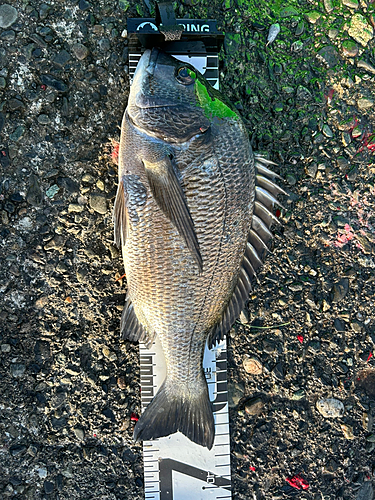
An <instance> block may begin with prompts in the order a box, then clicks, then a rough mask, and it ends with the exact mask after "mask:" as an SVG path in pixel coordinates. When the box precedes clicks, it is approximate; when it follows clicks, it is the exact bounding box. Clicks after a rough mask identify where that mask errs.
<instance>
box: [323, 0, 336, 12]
mask: <svg viewBox="0 0 375 500" xmlns="http://www.w3.org/2000/svg"><path fill="white" fill-rule="evenodd" d="M324 9H325V11H326V12H327V14H329V13H330V12H332V11H333V9H334V5H333V1H332V0H324Z"/></svg>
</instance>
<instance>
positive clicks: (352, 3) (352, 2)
mask: <svg viewBox="0 0 375 500" xmlns="http://www.w3.org/2000/svg"><path fill="white" fill-rule="evenodd" d="M342 3H343V5H345V6H346V7H349V9H358V7H359V4H358V0H342Z"/></svg>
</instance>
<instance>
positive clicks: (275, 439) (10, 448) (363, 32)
mask: <svg viewBox="0 0 375 500" xmlns="http://www.w3.org/2000/svg"><path fill="white" fill-rule="evenodd" d="M265 3H267V5H263V6H262V5H259V2H255V1H246V0H237V1H234V0H225V1H224V2H218V1H216V0H210V1H206V0H204V1H201V2H198V1H197V0H185V1H184V2H182V3H181V2H180V1H178V2H175V4H176V11H177V12H178V13H179V15H180V16H181V17H191V18H194V17H199V18H205V17H208V18H216V19H218V21H219V27H221V28H222V29H223V30H224V31H225V33H226V38H225V43H224V48H223V50H222V53H221V81H222V90H223V91H224V92H225V93H226V94H227V95H228V97H229V98H230V99H231V100H232V101H233V102H235V103H236V105H237V107H238V108H239V110H240V112H241V114H242V116H243V118H244V120H245V123H246V124H247V126H248V129H249V133H250V136H251V140H252V144H253V146H254V149H255V150H257V151H259V152H263V153H264V154H266V155H267V156H268V157H269V158H270V159H272V160H274V161H276V162H277V163H278V167H277V168H276V170H277V172H278V173H279V174H280V175H281V176H282V177H283V178H284V179H285V183H284V184H283V185H284V187H285V186H286V188H287V190H288V192H290V197H289V199H286V198H285V199H284V201H283V203H284V205H285V209H282V210H281V211H279V212H277V215H278V216H279V218H280V221H281V222H282V224H281V225H280V227H279V228H277V229H276V231H275V232H276V235H275V240H274V246H273V249H272V252H271V253H270V255H269V256H268V257H267V260H266V263H265V266H264V269H263V272H262V273H261V275H260V276H259V284H256V285H255V286H254V292H253V295H252V296H251V297H250V300H249V305H248V311H247V312H246V311H245V312H244V313H243V314H242V315H241V321H239V322H237V323H236V325H235V326H234V328H233V329H232V330H231V332H230V335H229V353H228V355H229V379H230V381H231V382H230V385H229V390H230V406H231V409H230V419H231V436H232V457H231V460H232V474H233V481H234V484H233V497H234V498H238V499H246V500H247V499H257V500H260V499H265V500H268V499H275V500H276V499H281V498H289V497H294V496H296V497H298V498H306V499H315V500H328V499H329V500H336V499H345V500H350V499H353V500H372V499H373V497H374V487H375V451H374V450H375V426H374V424H373V422H374V419H375V363H374V356H371V355H372V353H374V354H375V352H374V350H375V346H374V344H375V315H374V300H375V298H374V292H375V276H374V269H375V256H374V253H375V252H374V249H375V231H374V229H375V215H374V209H375V160H374V158H375V156H374V154H375V153H374V151H375V117H374V101H375V86H374V83H375V48H374V47H375V43H374V38H373V31H374V30H373V28H374V26H375V14H374V3H373V2H370V1H368V0H360V1H358V0H343V1H342V2H341V1H340V0H332V1H331V0H324V2H315V1H308V2H307V1H302V2H297V1H295V0H290V2H289V3H286V4H282V5H281V3H280V2H279V1H277V0H273V1H270V2H265ZM149 7H150V8H151V10H152V5H150V2H148V1H147V2H145V3H141V2H135V1H126V0H119V1H114V0H113V1H112V0H98V1H96V2H94V1H91V2H89V1H87V0H79V2H77V0H67V1H65V2H63V1H59V0H45V3H42V2H39V1H37V0H22V1H21V0H19V1H15V0H14V1H13V2H12V0H11V3H10V4H9V5H1V6H0V41H1V43H0V92H1V96H2V97H1V101H0V130H1V139H0V141H1V144H0V147H1V149H0V164H1V166H0V213H1V226H0V245H1V254H0V260H1V265H0V297H1V303H0V318H1V323H0V394H1V398H0V409H1V413H0V497H1V498H22V499H41V498H49V499H69V500H71V499H85V500H86V499H102V500H104V499H105V500H115V499H141V498H143V496H144V492H143V469H142V449H141V445H139V444H134V443H133V442H132V438H131V436H132V427H133V425H134V423H133V421H132V419H131V415H132V413H133V412H134V413H139V411H140V397H139V396H140V394H139V375H138V367H139V365H138V348H137V346H135V345H133V344H130V343H129V342H123V341H120V340H119V320H120V314H121V309H122V305H123V301H124V295H125V291H126V283H125V281H124V280H121V279H120V280H116V278H118V277H120V276H121V275H122V274H123V265H122V261H121V257H120V255H119V252H118V250H117V249H116V248H115V247H114V246H113V244H112V240H113V238H112V232H113V227H112V222H111V211H112V207H113V201H114V196H115V192H116V182H117V179H116V175H117V167H116V164H115V163H114V162H113V161H112V156H111V149H112V146H111V142H113V141H118V139H119V128H118V127H119V124H120V121H121V117H122V114H123V111H124V109H125V106H126V102H127V96H128V92H129V79H128V76H127V35H126V30H125V28H126V18H127V17H128V16H129V17H139V16H144V15H146V16H148V15H149ZM152 14H153V11H152ZM276 23H278V24H279V26H280V33H278V35H277V37H276V39H275V40H274V41H272V42H270V43H269V44H268V46H266V42H267V35H268V31H269V29H270V27H271V25H273V24H276ZM276 31H277V28H276ZM307 485H309V486H308V487H307Z"/></svg>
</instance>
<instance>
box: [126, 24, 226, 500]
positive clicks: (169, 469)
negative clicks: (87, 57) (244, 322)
mask: <svg viewBox="0 0 375 500" xmlns="http://www.w3.org/2000/svg"><path fill="white" fill-rule="evenodd" d="M153 21H154V20H152V19H128V32H129V33H133V34H135V33H137V32H138V31H140V30H142V31H145V32H151V33H152V31H153V30H156V31H157V27H156V26H155V25H154V24H153ZM177 23H178V24H183V25H184V29H185V32H197V33H198V32H200V33H201V34H202V33H203V34H205V35H207V36H210V35H214V34H217V33H218V32H217V30H216V22H215V21H202V20H189V19H183V20H182V19H181V20H177ZM175 47H176V48H179V47H180V49H181V46H179V45H178V44H177V46H175ZM217 50H218V49H217V44H216V42H214V41H210V40H208V41H207V40H206V43H205V45H204V46H203V44H201V43H196V44H193V45H191V46H189V50H188V53H183V52H184V50H183V46H182V49H181V50H176V51H172V50H171V51H169V53H171V54H172V55H173V56H174V57H175V58H176V59H178V60H180V61H183V62H188V63H190V64H191V65H192V66H194V67H195V68H196V69H197V70H198V71H200V73H202V74H203V75H204V76H205V78H206V80H207V81H208V82H209V83H210V84H211V85H212V86H213V87H214V88H216V89H219V58H218V53H217ZM142 53H143V49H141V47H140V45H139V41H138V40H137V38H136V37H133V38H130V43H129V76H130V79H131V81H132V78H133V76H134V73H135V70H136V67H137V64H138V62H139V60H140V58H141V56H142ZM226 348H227V343H226V338H225V339H224V340H223V341H222V342H220V344H218V345H217V346H216V347H214V348H212V349H208V347H207V346H206V348H205V353H204V359H203V368H204V372H205V375H206V380H207V385H208V390H209V397H210V400H211V402H212V406H213V414H214V420H215V441H214V445H213V447H212V449H211V450H208V449H207V448H205V447H203V446H199V445H197V444H196V443H193V442H192V441H190V440H189V439H188V438H187V437H186V436H184V435H183V434H182V433H180V432H177V433H175V434H172V435H170V436H167V437H163V438H158V439H155V440H153V441H144V442H143V458H144V476H145V477H144V479H145V480H144V485H145V499H146V500H229V499H231V498H232V494H231V471H230V436H229V413H228V392H227V349H226ZM140 369H141V399H142V411H144V410H145V408H146V406H147V405H148V404H149V403H150V402H151V400H152V398H153V397H154V396H155V395H156V393H157V391H158V389H159V387H160V386H161V384H162V382H163V381H164V378H165V375H166V365H165V360H164V354H163V351H162V348H161V344H160V342H159V340H158V339H156V341H155V342H154V343H153V345H152V346H151V348H150V349H147V348H146V347H145V345H144V344H142V343H141V344H140Z"/></svg>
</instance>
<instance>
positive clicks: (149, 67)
mask: <svg viewBox="0 0 375 500" xmlns="http://www.w3.org/2000/svg"><path fill="white" fill-rule="evenodd" d="M163 55H164V52H162V51H161V50H159V49H158V48H156V47H154V48H153V49H152V50H150V49H147V50H145V52H144V53H143V55H142V57H141V59H140V60H139V63H138V66H137V69H136V71H135V73H134V80H133V85H132V87H134V88H135V90H136V95H135V99H134V105H135V106H137V108H140V109H149V108H172V107H176V106H178V104H175V103H171V102H170V100H167V99H162V98H160V97H158V98H157V99H156V98H155V97H153V96H152V95H150V94H148V95H147V94H145V93H144V92H143V91H142V88H144V87H146V88H147V87H149V85H148V83H149V80H150V77H152V76H153V74H154V71H155V67H156V63H157V62H159V63H160V62H162V59H163ZM137 88H138V89H139V90H138V91H137Z"/></svg>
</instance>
